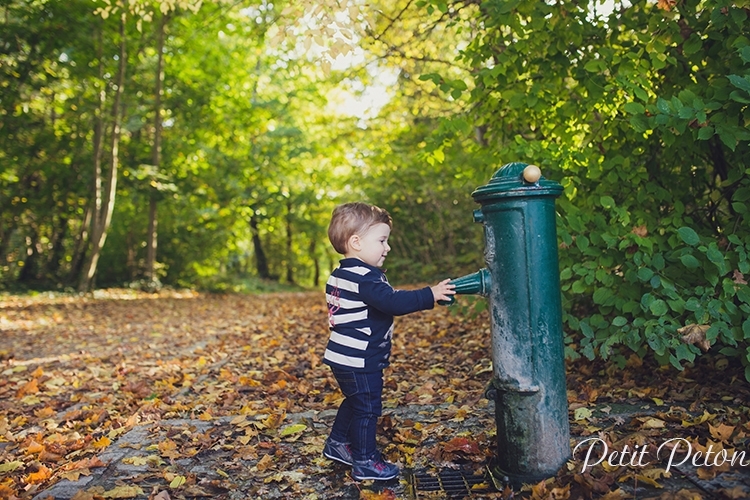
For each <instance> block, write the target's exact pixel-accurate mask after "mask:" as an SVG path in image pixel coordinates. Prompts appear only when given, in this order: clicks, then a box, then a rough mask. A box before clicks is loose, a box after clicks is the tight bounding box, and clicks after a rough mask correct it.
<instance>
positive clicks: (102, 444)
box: [91, 436, 112, 448]
mask: <svg viewBox="0 0 750 500" xmlns="http://www.w3.org/2000/svg"><path fill="white" fill-rule="evenodd" d="M110 444H112V440H111V439H109V438H108V437H107V436H102V437H100V438H99V439H97V440H96V441H94V442H93V443H91V445H92V446H93V447H94V448H106V447H107V446H109V445H110Z"/></svg>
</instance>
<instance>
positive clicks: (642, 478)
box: [635, 474, 664, 488]
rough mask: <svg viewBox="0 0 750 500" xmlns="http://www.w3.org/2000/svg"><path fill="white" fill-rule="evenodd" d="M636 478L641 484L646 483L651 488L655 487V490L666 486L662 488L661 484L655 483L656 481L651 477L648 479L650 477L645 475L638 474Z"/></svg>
mask: <svg viewBox="0 0 750 500" xmlns="http://www.w3.org/2000/svg"><path fill="white" fill-rule="evenodd" d="M635 478H636V480H638V481H639V482H643V483H646V484H648V485H651V486H653V487H654V488H663V487H664V486H662V485H661V484H659V483H657V482H656V481H655V480H654V479H651V478H650V477H648V476H645V475H643V474H636V475H635Z"/></svg>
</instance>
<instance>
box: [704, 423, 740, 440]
mask: <svg viewBox="0 0 750 500" xmlns="http://www.w3.org/2000/svg"><path fill="white" fill-rule="evenodd" d="M708 430H709V432H710V433H711V437H713V438H714V439H718V440H719V441H721V442H724V443H727V442H729V438H730V437H731V436H732V433H733V432H734V426H730V425H724V424H719V425H717V426H716V427H714V426H713V425H711V424H708Z"/></svg>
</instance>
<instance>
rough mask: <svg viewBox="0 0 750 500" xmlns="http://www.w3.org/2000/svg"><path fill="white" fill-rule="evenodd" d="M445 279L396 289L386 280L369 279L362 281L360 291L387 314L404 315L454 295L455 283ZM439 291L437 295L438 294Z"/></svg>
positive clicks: (364, 297) (375, 306) (372, 304)
mask: <svg viewBox="0 0 750 500" xmlns="http://www.w3.org/2000/svg"><path fill="white" fill-rule="evenodd" d="M448 281H450V280H444V281H441V282H440V283H438V284H437V285H435V286H434V287H424V288H421V289H419V290H396V289H394V288H393V287H392V286H391V285H389V284H388V283H387V282H384V281H369V282H363V283H360V286H359V292H360V295H361V296H362V299H363V300H364V301H365V303H367V305H370V306H372V307H374V308H376V309H378V310H380V311H382V312H384V313H386V314H391V315H393V316H402V315H404V314H409V313H413V312H417V311H422V310H425V309H432V308H433V307H435V302H436V297H445V299H440V300H449V299H448V295H453V294H454V293H455V292H453V288H455V287H454V285H449V284H448ZM436 293H437V295H436Z"/></svg>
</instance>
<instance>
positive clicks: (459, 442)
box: [443, 437, 481, 455]
mask: <svg viewBox="0 0 750 500" xmlns="http://www.w3.org/2000/svg"><path fill="white" fill-rule="evenodd" d="M443 450H444V451H447V452H453V451H462V452H464V453H469V454H471V455H477V454H479V453H481V452H480V450H479V445H477V443H476V441H471V440H469V439H467V438H464V437H457V438H453V439H451V440H450V441H448V442H447V443H445V444H444V445H443Z"/></svg>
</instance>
